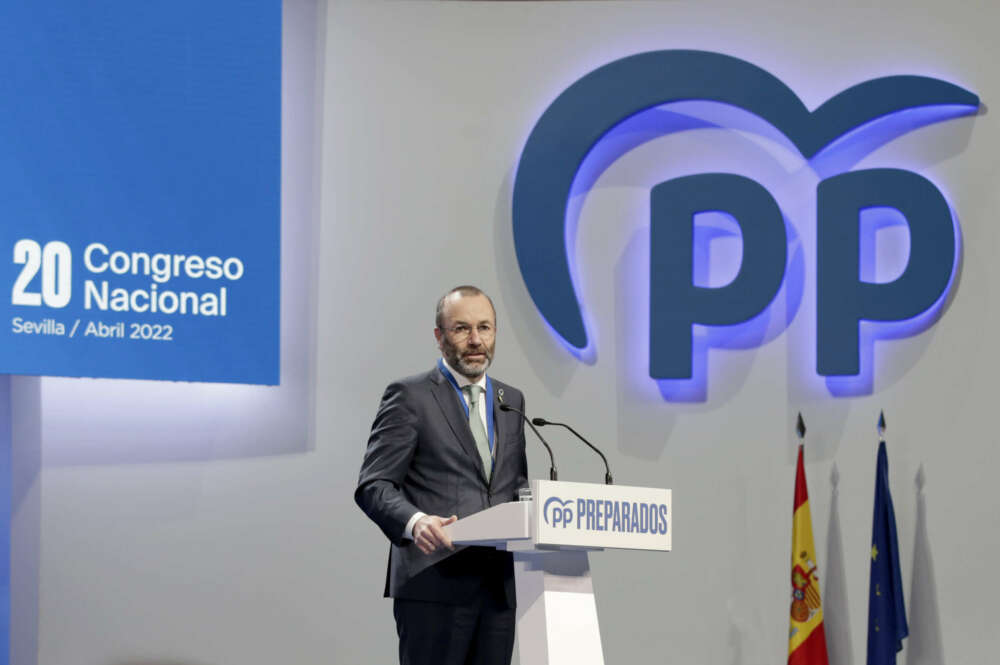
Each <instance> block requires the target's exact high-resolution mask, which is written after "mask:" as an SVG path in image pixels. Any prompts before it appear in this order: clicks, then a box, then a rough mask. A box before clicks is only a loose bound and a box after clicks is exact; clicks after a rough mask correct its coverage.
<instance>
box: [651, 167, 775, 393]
mask: <svg viewBox="0 0 1000 665" xmlns="http://www.w3.org/2000/svg"><path fill="white" fill-rule="evenodd" d="M710 211H719V212H724V213H728V214H730V215H732V216H733V217H734V218H735V219H736V223H737V224H739V227H740V232H741V234H742V235H743V261H742V263H741V264H740V270H739V272H738V273H737V275H736V277H735V278H734V279H733V281H732V282H730V283H729V284H727V285H726V286H724V287H720V288H706V287H701V286H695V284H694V266H693V263H694V250H693V247H692V242H693V240H694V219H693V218H694V215H696V214H698V213H702V212H710ZM786 254H787V237H786V235H785V224H784V219H783V218H782V215H781V210H780V209H779V208H778V204H777V203H776V202H775V200H774V198H773V197H772V196H771V195H770V194H769V193H768V192H767V190H766V189H764V188H763V187H762V186H761V185H759V184H757V183H756V182H754V181H753V180H750V179H749V178H744V177H743V176H738V175H732V174H728V173H706V174H701V175H692V176H687V177H683V178H677V179H674V180H668V181H667V182H664V183H660V184H659V185H657V186H656V187H654V188H653V191H652V201H651V207H650V264H649V277H650V289H649V322H650V330H649V375H650V376H652V377H653V378H654V379H687V378H691V373H692V372H691V342H692V333H691V326H692V324H695V323H699V324H702V325H708V326H724V325H732V324H735V323H742V322H743V321H746V320H748V319H750V318H752V317H753V316H754V315H756V314H758V313H760V312H761V311H763V310H764V308H765V307H767V305H768V304H769V303H770V302H771V300H772V299H773V298H774V296H775V294H776V293H777V292H778V289H779V288H780V287H781V280H782V279H783V278H784V276H785V258H786Z"/></svg>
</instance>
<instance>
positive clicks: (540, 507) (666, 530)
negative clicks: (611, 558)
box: [532, 480, 672, 552]
mask: <svg viewBox="0 0 1000 665" xmlns="http://www.w3.org/2000/svg"><path fill="white" fill-rule="evenodd" d="M532 497H533V499H534V501H533V502H534V511H535V515H534V520H533V523H534V527H535V543H536V544H537V545H559V546H575V547H592V548H615V549H635V550H654V551H660V552H669V551H670V540H671V535H672V529H671V526H670V521H671V515H672V513H671V507H670V490H668V489H659V488H655V487H627V486H624V485H596V484H592V483H571V482H562V481H552V480H535V481H532Z"/></svg>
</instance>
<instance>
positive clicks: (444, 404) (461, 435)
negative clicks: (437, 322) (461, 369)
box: [431, 367, 496, 482]
mask: <svg viewBox="0 0 1000 665" xmlns="http://www.w3.org/2000/svg"><path fill="white" fill-rule="evenodd" d="M431 382H432V383H433V384H434V388H433V390H432V391H431V392H432V393H433V395H434V399H435V401H437V403H438V406H439V407H440V408H441V412H442V413H443V414H444V419H445V421H447V423H448V426H449V427H450V428H451V431H452V432H453V433H454V434H455V438H456V439H458V442H459V444H461V446H462V448H463V449H464V450H465V452H466V454H467V455H468V456H469V457H471V458H472V461H473V463H474V464H475V465H476V469H477V471H478V475H479V479H480V480H483V461H482V459H480V457H479V451H478V450H476V440H475V439H473V438H472V430H470V429H469V421H468V420H466V419H465V409H463V408H462V406H461V405H460V404H459V403H458V399H459V397H458V395H456V394H455V388H454V387H452V385H451V382H450V381H448V379H446V378H445V377H444V376H443V375H442V374H441V370H440V369H438V368H437V367H435V368H434V371H433V372H432V373H431ZM495 471H496V470H495V469H494V472H495ZM483 482H485V480H483Z"/></svg>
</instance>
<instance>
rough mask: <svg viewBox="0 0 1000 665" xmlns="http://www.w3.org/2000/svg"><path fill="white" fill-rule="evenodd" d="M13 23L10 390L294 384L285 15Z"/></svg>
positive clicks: (106, 8) (2, 252)
mask: <svg viewBox="0 0 1000 665" xmlns="http://www.w3.org/2000/svg"><path fill="white" fill-rule="evenodd" d="M3 14H4V16H3V20H2V21H0V62H2V66H0V284H2V285H3V291H2V292H0V296H2V297H0V302H2V303H3V304H2V306H0V307H2V309H0V311H2V316H0V373H8V374H40V375H58V376H89V377H117V378H136V379H171V380H185V381H222V382H234V383H258V384H276V383H278V375H279V339H278V333H279V278H280V275H279V255H280V176H281V157H280V151H281V143H280V132H281V2H280V0H239V1H235V0H212V1H211V2H203V1H202V0H197V1H192V0H152V1H149V0H147V1H145V2H135V1H134V0H88V1H87V2H79V0H58V1H53V0H48V1H46V2H20V1H17V2H12V3H8V4H7V6H6V7H5V8H4V10H3Z"/></svg>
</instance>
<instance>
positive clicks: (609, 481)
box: [500, 406, 615, 485]
mask: <svg viewBox="0 0 1000 665" xmlns="http://www.w3.org/2000/svg"><path fill="white" fill-rule="evenodd" d="M500 408H501V409H502V408H503V407H502V406H501V407H500ZM531 423H532V424H533V425H538V426H539V427H543V426H545V425H558V426H559V427H565V428H566V429H568V430H569V431H570V432H572V433H573V435H574V436H576V438H578V439H580V440H581V441H583V442H584V443H585V444H587V447H589V448H590V449H591V450H593V451H594V452H595V453H597V454H598V455H600V456H601V459H602V460H604V484H605V485H613V484H614V482H615V481H614V479H613V478H612V477H611V467H609V466H608V458H607V457H605V456H604V453H602V452H601V451H600V450H598V449H597V446H595V445H594V444H592V443H591V442H590V441H587V440H586V439H585V438H583V436H582V435H581V434H580V433H579V432H577V431H576V430H575V429H573V428H572V427H570V426H569V425H567V424H566V423H554V422H552V421H551V420H546V419H545V418H532V419H531Z"/></svg>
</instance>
